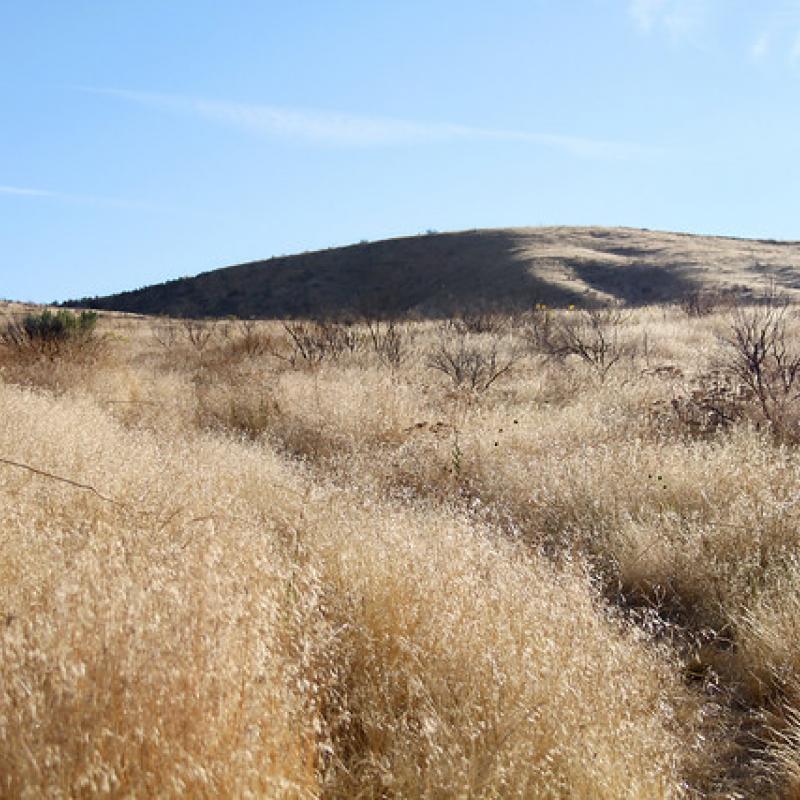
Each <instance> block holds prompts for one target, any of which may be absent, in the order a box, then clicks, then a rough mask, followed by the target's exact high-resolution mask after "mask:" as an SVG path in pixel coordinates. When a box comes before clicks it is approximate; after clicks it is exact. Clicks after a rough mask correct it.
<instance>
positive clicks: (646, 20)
mask: <svg viewBox="0 0 800 800" xmlns="http://www.w3.org/2000/svg"><path fill="white" fill-rule="evenodd" d="M666 4H667V0H631V2H630V6H629V11H630V14H631V16H632V17H633V19H634V20H635V22H636V24H637V25H638V26H639V27H640V28H641V29H642V30H643V31H645V32H650V31H651V30H653V28H654V27H655V25H656V23H657V22H658V21H659V19H660V17H661V14H662V13H663V11H664V7H665V6H666Z"/></svg>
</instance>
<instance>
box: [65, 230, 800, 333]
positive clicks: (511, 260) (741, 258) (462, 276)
mask: <svg viewBox="0 0 800 800" xmlns="http://www.w3.org/2000/svg"><path fill="white" fill-rule="evenodd" d="M770 282H774V283H775V284H776V285H777V286H778V287H779V288H780V289H781V290H783V291H785V292H787V293H789V294H798V293H800V242H776V241H757V240H748V239H733V238H724V237H712V236H696V235H690V234H678V233H662V232H655V231H645V230H637V229H631V228H569V227H557V228H507V229H497V230H475V231H465V232H460V233H442V234H427V235H423V236H412V237H406V238H399V239H389V240H386V241H381V242H372V243H362V244H358V245H351V246H349V247H340V248H332V249H329V250H321V251H317V252H312V253H303V254H300V255H293V256H282V257H278V258H272V259H269V260H266V261H254V262H251V263H247V264H239V265H236V266H231V267H225V268H222V269H216V270H213V271H210V272H204V273H202V274H200V275H198V276H196V277H193V278H181V279H178V280H173V281H169V282H167V283H163V284H157V285H154V286H148V287H144V288H141V289H137V290H135V291H129V292H122V293H120V294H115V295H110V296H107V297H95V298H83V299H81V300H76V301H70V302H68V303H66V304H65V305H70V306H91V307H93V308H98V309H105V310H115V311H126V312H137V313H145V314H171V315H176V316H180V315H183V316H227V315H235V316H238V317H262V318H286V317H303V316H315V315H338V314H347V313H352V312H358V311H364V310H369V311H370V312H372V313H375V312H384V313H394V314H404V315H415V316H420V317H431V316H433V317H435V316H440V315H448V314H452V313H453V312H454V311H458V310H461V309H468V308H475V307H491V308H498V309H511V308H516V307H524V306H529V305H531V304H534V303H547V304H548V305H553V306H564V305H568V304H572V303H574V304H587V303H602V302H608V301H612V300H620V301H623V302H625V303H626V304H629V305H646V304H649V303H653V302H664V301H674V300H677V299H679V298H680V297H682V296H684V295H686V294H687V293H688V292H691V291H693V290H697V289H721V290H731V291H736V292H738V293H742V292H744V293H748V292H753V291H757V290H758V289H759V288H760V287H762V286H764V285H766V284H768V283H770Z"/></svg>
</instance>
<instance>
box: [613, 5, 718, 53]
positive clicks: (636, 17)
mask: <svg viewBox="0 0 800 800" xmlns="http://www.w3.org/2000/svg"><path fill="white" fill-rule="evenodd" d="M709 2H710V0H629V5H628V13H629V14H630V16H631V17H632V18H633V21H634V22H635V23H636V26H637V27H638V28H639V30H640V31H642V32H643V33H646V34H649V33H655V32H658V31H661V32H663V33H665V34H666V35H667V36H669V37H670V38H671V39H673V40H674V41H680V42H684V41H690V42H693V43H695V44H702V43H703V36H702V34H703V33H704V31H705V28H706V24H707V22H708V17H709Z"/></svg>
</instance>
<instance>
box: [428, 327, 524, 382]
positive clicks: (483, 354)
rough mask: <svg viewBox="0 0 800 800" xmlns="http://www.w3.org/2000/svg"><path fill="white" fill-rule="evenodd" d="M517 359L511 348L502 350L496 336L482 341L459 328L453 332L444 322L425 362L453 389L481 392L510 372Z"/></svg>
mask: <svg viewBox="0 0 800 800" xmlns="http://www.w3.org/2000/svg"><path fill="white" fill-rule="evenodd" d="M518 360H519V355H518V353H517V352H516V351H515V350H514V349H513V348H510V349H507V350H506V352H505V353H502V352H501V349H500V342H499V341H498V340H497V339H496V338H492V339H490V340H488V341H486V340H481V339H479V338H477V337H475V336H473V335H471V334H469V333H468V332H467V331H463V330H462V331H456V332H455V333H453V332H452V331H451V330H448V327H447V326H446V325H445V326H443V327H442V328H441V329H440V332H439V340H438V343H437V344H436V346H435V347H434V348H433V349H432V350H431V351H430V352H429V353H428V357H427V361H426V364H427V366H428V367H429V368H430V369H434V370H437V371H438V372H441V373H443V374H444V375H447V377H448V378H450V380H451V381H452V382H453V385H454V387H455V388H456V389H466V390H468V391H470V392H485V391H486V390H487V389H488V388H489V387H490V386H491V385H492V384H494V383H495V381H497V379H498V378H500V377H501V376H503V375H505V374H507V373H508V372H510V371H511V369H512V367H513V366H514V364H516V363H517V361H518Z"/></svg>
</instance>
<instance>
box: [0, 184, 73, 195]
mask: <svg viewBox="0 0 800 800" xmlns="http://www.w3.org/2000/svg"><path fill="white" fill-rule="evenodd" d="M0 194H11V195H15V196H16V197H58V196H59V195H58V193H57V192H49V191H47V190H46V189H31V188H29V187H26V186H3V185H2V184H0Z"/></svg>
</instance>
